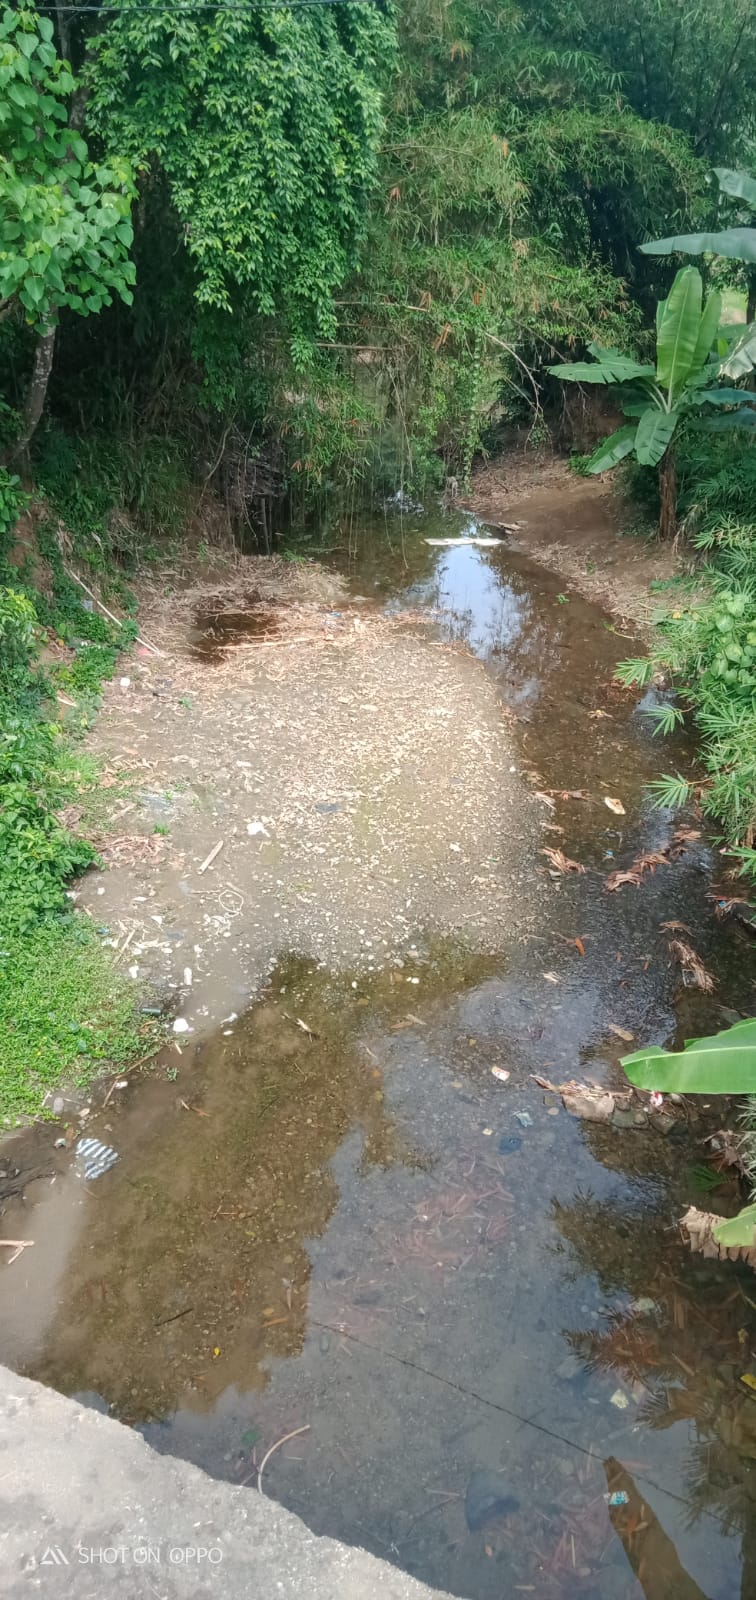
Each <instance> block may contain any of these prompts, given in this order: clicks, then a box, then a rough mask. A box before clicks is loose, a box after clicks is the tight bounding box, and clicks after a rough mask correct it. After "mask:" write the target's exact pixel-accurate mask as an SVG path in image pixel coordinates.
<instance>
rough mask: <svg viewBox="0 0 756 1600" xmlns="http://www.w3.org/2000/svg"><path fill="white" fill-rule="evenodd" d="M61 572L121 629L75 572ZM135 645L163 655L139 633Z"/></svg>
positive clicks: (119, 622)
mask: <svg viewBox="0 0 756 1600" xmlns="http://www.w3.org/2000/svg"><path fill="white" fill-rule="evenodd" d="M63 570H64V572H67V573H68V576H69V578H73V581H74V583H78V585H79V587H80V588H81V589H83V590H84V592H85V594H88V595H89V598H90V600H94V603H95V605H96V606H99V607H100V610H101V611H104V612H105V615H106V617H110V620H111V622H114V623H115V624H116V627H118V628H122V627H123V623H122V622H121V620H120V618H119V617H115V616H114V615H113V612H112V611H108V608H107V606H106V605H103V602H102V600H98V598H97V595H96V594H95V593H94V591H93V590H92V589H90V587H89V585H88V584H87V583H85V582H84V579H83V578H80V577H79V576H78V574H77V573H76V572H72V570H71V568H70V567H64V568H63ZM137 643H138V644H141V645H143V646H144V648H145V650H151V651H152V654H153V655H154V656H162V655H164V653H165V652H164V651H163V650H158V647H157V645H156V644H150V642H149V639H143V638H142V635H141V634H140V633H138V634H137Z"/></svg>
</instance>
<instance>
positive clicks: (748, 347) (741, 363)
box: [719, 322, 756, 378]
mask: <svg viewBox="0 0 756 1600" xmlns="http://www.w3.org/2000/svg"><path fill="white" fill-rule="evenodd" d="M754 367H756V322H749V323H747V325H746V327H745V328H743V330H742V332H741V333H739V334H738V337H737V339H736V340H735V342H734V344H732V345H731V346H730V349H729V350H728V351H727V354H726V356H725V357H724V360H723V361H722V365H721V367H720V369H719V370H720V372H721V374H722V377H723V378H745V377H746V376H747V374H748V373H749V372H753V369H754Z"/></svg>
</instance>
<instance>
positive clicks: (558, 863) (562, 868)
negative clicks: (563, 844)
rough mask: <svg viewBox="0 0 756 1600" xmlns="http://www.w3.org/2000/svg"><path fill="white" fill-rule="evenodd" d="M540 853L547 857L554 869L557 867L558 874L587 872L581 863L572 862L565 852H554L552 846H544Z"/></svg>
mask: <svg viewBox="0 0 756 1600" xmlns="http://www.w3.org/2000/svg"><path fill="white" fill-rule="evenodd" d="M539 853H540V855H542V856H546V859H547V860H548V861H550V862H551V865H552V867H556V869H557V872H585V867H584V866H582V865H581V863H580V862H579V861H571V860H570V857H569V856H566V855H565V854H564V851H563V850H554V849H552V847H551V845H548V844H546V845H544V847H543V849H542V850H541V851H540V852H539Z"/></svg>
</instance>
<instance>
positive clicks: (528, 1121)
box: [514, 1111, 533, 1128]
mask: <svg viewBox="0 0 756 1600" xmlns="http://www.w3.org/2000/svg"><path fill="white" fill-rule="evenodd" d="M514 1117H515V1121H516V1122H519V1124H520V1127H521V1128H532V1126H533V1118H532V1117H531V1115H530V1112H529V1111H515V1113H514Z"/></svg>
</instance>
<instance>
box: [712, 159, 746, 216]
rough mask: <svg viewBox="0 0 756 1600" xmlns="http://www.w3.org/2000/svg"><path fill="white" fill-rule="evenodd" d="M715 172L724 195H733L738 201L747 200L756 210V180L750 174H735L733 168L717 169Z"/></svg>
mask: <svg viewBox="0 0 756 1600" xmlns="http://www.w3.org/2000/svg"><path fill="white" fill-rule="evenodd" d="M714 171H715V173H716V176H717V178H718V180H719V187H720V189H721V190H722V192H723V193H724V194H731V195H733V196H734V197H735V199H736V200H745V201H746V202H747V204H748V205H749V206H753V207H754V208H755V209H756V178H752V177H751V175H750V173H749V172H735V171H734V169H733V168H732V167H715V168H714Z"/></svg>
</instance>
